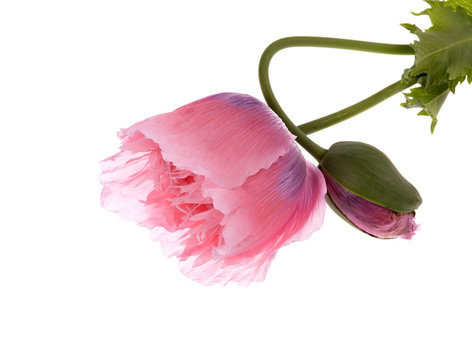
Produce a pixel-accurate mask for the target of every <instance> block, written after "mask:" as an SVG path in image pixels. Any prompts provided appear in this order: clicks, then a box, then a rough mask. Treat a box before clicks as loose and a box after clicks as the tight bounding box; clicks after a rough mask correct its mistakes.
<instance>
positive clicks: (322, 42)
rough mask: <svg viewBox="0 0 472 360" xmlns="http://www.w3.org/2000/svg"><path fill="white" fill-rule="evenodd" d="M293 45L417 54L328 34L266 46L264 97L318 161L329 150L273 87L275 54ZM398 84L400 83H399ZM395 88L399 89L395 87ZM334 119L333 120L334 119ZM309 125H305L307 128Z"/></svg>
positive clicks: (261, 72)
mask: <svg viewBox="0 0 472 360" xmlns="http://www.w3.org/2000/svg"><path fill="white" fill-rule="evenodd" d="M290 47H324V48H335V49H345V50H356V51H367V52H374V53H381V54H392V55H413V54H414V49H413V48H412V47H411V46H410V45H396V44H383V43H375V42H370V41H359V40H349V39H336V38H327V37H310V36H293V37H287V38H282V39H279V40H277V41H274V42H273V43H272V44H270V45H269V46H268V47H267V48H266V49H265V51H264V53H263V54H262V56H261V59H260V62H259V82H260V85H261V90H262V94H263V95H264V98H265V100H266V102H267V104H268V105H269V107H270V108H271V109H272V110H273V111H274V112H275V113H276V114H277V115H279V117H280V118H281V119H282V121H283V122H284V123H285V125H286V126H287V128H288V129H289V131H290V132H291V133H292V134H294V135H295V136H297V142H298V143H299V144H300V145H301V146H303V148H305V149H306V150H307V151H308V152H310V153H311V154H312V155H313V156H314V157H315V159H317V160H318V161H320V160H321V159H322V158H323V156H324V154H325V153H326V149H323V148H322V147H320V146H319V145H317V144H315V143H314V142H313V141H311V140H310V139H309V138H308V137H307V136H306V134H305V133H304V132H303V131H302V130H301V129H300V128H299V127H297V126H296V125H295V124H294V123H293V122H292V121H291V120H290V119H289V117H288V116H287V115H286V114H285V112H284V111H283V110H282V107H281V106H280V104H279V103H278V101H277V99H276V98H275V95H274V92H273V91H272V87H271V85H270V80H269V64H270V61H271V59H272V57H273V56H274V55H275V54H276V53H277V52H278V51H280V50H282V49H286V48H290ZM394 85H395V84H394ZM411 85H412V84H411ZM411 85H410V86H411ZM392 86H393V85H392ZM398 86H400V85H399V84H398ZM408 87H409V86H408ZM395 89H397V88H396V87H395ZM402 90H404V89H402ZM402 90H398V91H397V92H399V91H402ZM384 95H385V94H384ZM373 105H375V104H373ZM373 105H371V106H373ZM356 109H357V111H358V112H357V113H359V112H361V111H359V110H360V109H359V108H356ZM356 109H355V110H356ZM366 109H367V108H366ZM350 114H351V115H350V116H353V115H355V113H353V112H351V113H350ZM333 115H334V114H333ZM345 116H346V115H344V118H343V119H342V120H345V119H347V117H345ZM334 118H335V119H339V118H338V117H334ZM342 120H339V121H342ZM315 121H318V120H315ZM315 121H313V122H311V123H308V124H312V125H310V126H313V123H314V122H315ZM330 121H332V118H331V120H330ZM336 121H338V120H336ZM339 121H338V122H339ZM324 124H325V126H324V127H327V126H330V125H326V124H327V123H326V120H325V122H324ZM303 126H305V125H302V127H303ZM307 126H308V125H307ZM307 126H305V128H306V127H307ZM318 126H319V125H318V124H317V125H315V128H317V127H318ZM318 130H320V129H318ZM315 131H316V130H315ZM312 132H313V131H312Z"/></svg>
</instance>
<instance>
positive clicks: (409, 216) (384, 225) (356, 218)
mask: <svg viewBox="0 0 472 360" xmlns="http://www.w3.org/2000/svg"><path fill="white" fill-rule="evenodd" d="M323 174H324V176H325V180H326V186H327V191H328V195H329V197H330V198H331V200H332V202H333V203H334V205H336V207H337V208H338V210H339V211H340V212H341V213H342V214H343V215H344V216H345V217H346V218H347V219H348V220H349V221H350V222H351V223H352V224H353V225H355V226H356V227H358V228H359V229H361V230H362V231H364V232H366V233H368V234H370V235H372V236H375V237H378V238H382V239H393V238H397V237H401V238H404V239H411V238H412V237H413V235H415V231H416V230H418V228H419V226H418V225H417V224H416V223H415V213H414V212H410V213H398V212H395V211H392V210H390V209H387V208H385V207H382V206H380V205H377V204H374V203H373V202H370V201H368V200H366V199H364V198H362V197H360V196H357V195H356V194H354V193H352V192H350V191H349V190H347V189H345V188H344V187H342V186H341V185H340V184H339V183H337V182H336V181H335V180H334V179H333V178H332V177H331V176H329V175H328V174H327V173H326V172H325V171H323Z"/></svg>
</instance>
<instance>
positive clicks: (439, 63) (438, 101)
mask: <svg viewBox="0 0 472 360" xmlns="http://www.w3.org/2000/svg"><path fill="white" fill-rule="evenodd" d="M426 2H427V3H428V4H429V5H430V6H431V8H429V9H426V10H424V11H423V12H421V13H419V14H417V15H428V16H429V18H430V20H431V23H432V26H431V27H430V28H429V29H427V30H426V31H422V30H421V29H419V28H418V27H417V26H416V25H411V24H402V25H403V26H404V27H405V28H406V29H408V30H409V31H410V32H412V33H413V34H415V35H417V36H418V41H415V42H414V43H413V44H412V47H413V48H414V50H415V63H414V65H413V66H412V67H411V68H410V69H407V70H406V71H405V73H404V75H403V76H404V78H405V79H412V78H415V77H416V78H419V79H420V81H419V82H418V83H419V84H420V85H421V87H419V88H414V89H412V90H411V92H410V93H408V94H405V96H406V102H405V103H404V104H403V106H405V107H407V108H410V107H420V108H423V109H424V111H422V112H420V113H421V114H424V113H427V114H428V115H429V116H431V118H432V120H433V122H432V125H431V129H432V131H433V130H434V127H435V126H436V123H437V115H438V113H439V110H440V109H441V106H442V105H443V103H444V101H445V99H446V97H447V95H448V94H449V92H454V90H455V88H456V86H457V85H458V84H460V83H462V82H463V81H465V80H467V81H468V82H469V83H470V82H471V81H472V0H448V1H437V0H436V1H435V0H430V1H426Z"/></svg>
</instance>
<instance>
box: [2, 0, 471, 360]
mask: <svg viewBox="0 0 472 360" xmlns="http://www.w3.org/2000/svg"><path fill="white" fill-rule="evenodd" d="M426 6H427V4H426V3H424V2H422V1H419V0H397V1H384V0H382V1H379V0H362V1H350V0H339V1H317V0H311V1H302V0H291V1H290V2H289V1H273V0H272V1H269V0H264V1H245V0H240V1H232V2H229V1H201V0H200V1H173V2H172V1H128V2H124V1H109V2H107V1H76V2H73V1H4V2H2V5H1V6H0V52H1V54H2V55H1V57H0V65H1V66H0V103H1V105H0V119H1V140H0V156H1V163H0V166H1V169H2V170H1V173H2V175H1V177H0V182H1V186H0V211H1V216H0V292H1V294H0V358H2V359H5V360H12V359H114V360H116V359H143V360H145V359H166V360H171V359H205V360H206V359H321V360H331V359H357V358H359V359H364V360H367V359H402V360H407V359H415V360H418V359H428V360H431V359H455V360H461V359H471V358H472V342H471V340H472V305H471V304H472V294H471V277H472V261H471V256H472V242H471V240H472V239H471V231H470V226H471V221H470V203H471V201H472V196H471V192H470V175H469V169H470V167H471V164H470V161H469V160H470V157H469V156H470V133H471V130H472V125H471V123H470V120H471V119H470V110H469V109H470V99H471V95H472V87H471V86H467V85H463V86H460V87H459V88H458V89H457V94H456V95H454V96H450V98H449V99H448V100H447V102H446V104H445V105H444V107H443V110H442V111H441V113H440V120H439V124H438V126H437V128H436V133H435V134H434V135H431V134H430V133H429V125H430V122H429V120H428V119H427V118H425V117H417V116H416V112H417V111H415V110H406V109H403V108H402V107H400V106H399V104H400V103H401V102H402V101H403V96H402V95H401V94H399V95H396V96H394V97H393V98H391V99H389V100H388V101H386V102H384V103H382V104H381V105H379V106H377V107H376V108H375V109H373V110H370V111H368V112H366V113H364V114H361V115H360V116H358V117H356V118H354V119H352V120H349V121H347V122H345V123H343V124H341V125H338V126H336V127H335V128H331V129H328V130H326V131H323V132H322V133H319V134H316V135H314V136H313V139H316V140H317V141H318V142H319V143H320V144H321V145H323V146H325V147H329V146H330V144H331V143H333V142H336V141H340V140H358V141H365V142H370V143H372V144H373V145H375V146H377V147H379V148H380V149H381V150H383V151H384V152H386V153H387V154H388V155H389V156H390V158H391V159H392V160H393V162H394V163H395V164H396V165H397V167H398V168H399V169H400V171H401V172H402V173H403V174H404V175H405V176H406V177H407V178H408V179H409V180H410V181H411V182H412V183H414V184H415V185H416V187H417V188H418V189H419V190H420V192H421V194H422V197H423V200H424V202H423V205H422V206H421V207H420V208H419V210H418V212H417V220H418V222H419V223H420V224H421V231H419V233H418V234H417V235H416V236H415V237H414V239H413V240H412V241H407V240H391V241H382V240H377V239H374V238H371V237H369V236H366V235H364V234H363V233H361V232H358V231H355V230H354V229H352V228H351V227H350V226H348V225H347V224H345V223H344V222H343V221H342V220H341V219H339V218H338V217H337V216H336V215H335V214H334V213H332V212H331V210H328V211H327V213H326V218H325V224H324V227H323V228H322V229H321V230H320V231H318V232H316V233H315V234H314V235H313V236H312V238H311V239H310V240H308V241H304V242H300V243H296V244H292V245H290V246H288V247H286V248H283V249H281V251H279V253H278V255H277V257H276V259H275V261H274V262H273V264H272V267H271V269H270V270H269V273H268V276H267V279H266V281H265V282H263V283H257V284H253V285H251V286H249V287H241V286H239V285H235V284H230V285H229V286H226V287H225V288H222V287H220V286H213V287H204V286H201V285H199V284H198V283H195V282H192V281H190V280H188V279H187V278H185V277H184V276H182V275H181V274H180V273H179V271H178V269H177V263H176V261H175V259H166V258H165V257H164V255H163V254H162V253H161V250H160V246H159V244H158V243H154V242H152V241H151V240H149V238H148V232H147V230H145V229H142V228H139V227H138V226H137V225H135V224H134V223H128V222H123V221H121V220H119V218H118V217H117V216H116V215H114V214H111V213H108V212H106V211H105V210H103V209H102V208H101V207H100V206H99V196H100V191H101V187H100V184H99V183H98V181H97V175H98V173H99V168H98V165H97V162H98V161H99V160H101V159H103V158H106V157H108V156H109V155H111V154H113V153H115V152H116V151H117V149H118V146H119V143H118V140H117V138H116V137H115V133H116V131H117V130H118V129H119V128H121V127H127V126H129V125H131V124H132V123H134V122H136V121H139V120H142V119H144V118H146V117H148V116H151V115H154V114H158V113H161V112H167V111H171V110H173V109H175V108H176V107H178V106H180V105H184V104H186V103H188V102H190V101H192V100H196V99H198V98H201V97H204V96H206V95H210V94H213V93H217V92H223V91H233V92H242V93H249V94H251V95H253V96H256V97H258V98H260V99H262V95H261V93H260V90H259V85H258V79H257V66H258V60H259V57H260V55H261V53H262V51H263V50H264V48H265V47H266V46H267V45H268V44H269V43H270V42H272V41H274V40H276V39H277V38H280V37H284V36H291V35H312V36H331V37H344V38H353V39H360V40H370V41H380V42H392V43H409V42H412V41H413V40H414V39H415V37H414V36H413V35H411V34H410V33H408V31H407V30H405V29H403V28H402V27H401V26H400V25H399V24H400V23H403V22H416V23H417V24H419V25H421V26H423V27H424V26H426V25H428V22H427V20H426V19H423V18H415V17H414V16H413V15H411V13H410V11H420V10H422V9H424V8H425V7H426ZM412 61H413V58H412V57H410V56H389V55H374V54H360V53H354V52H348V51H339V50H322V49H293V50H286V51H283V52H281V53H280V54H278V55H277V56H276V57H275V58H274V61H273V66H272V68H271V76H272V79H273V86H274V91H275V93H276V95H277V96H278V98H279V100H280V102H281V104H282V106H284V108H285V109H286V111H287V113H288V114H289V115H290V116H291V117H292V119H294V121H295V122H297V123H299V124H300V123H303V122H306V121H309V120H312V119H314V118H316V117H320V116H322V115H326V114H328V113H330V112H333V111H335V110H338V109H340V108H342V107H344V106H347V105H350V104H351V103H353V102H355V101H358V100H361V99H362V98H364V97H366V96H368V95H370V94H372V93H374V92H375V91H378V90H380V89H381V88H383V87H384V86H387V85H389V84H390V83H393V82H395V81H397V80H398V79H399V78H400V76H401V74H402V72H403V69H405V68H407V67H409V66H411V64H412Z"/></svg>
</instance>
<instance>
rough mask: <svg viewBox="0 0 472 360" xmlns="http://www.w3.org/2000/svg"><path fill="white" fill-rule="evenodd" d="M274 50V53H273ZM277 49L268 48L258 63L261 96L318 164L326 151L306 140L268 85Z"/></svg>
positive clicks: (306, 137)
mask: <svg viewBox="0 0 472 360" xmlns="http://www.w3.org/2000/svg"><path fill="white" fill-rule="evenodd" d="M274 50H275V51H274ZM278 50H279V49H277V48H273V47H272V48H271V46H270V45H269V47H268V48H267V49H266V50H265V51H264V53H263V54H262V57H261V60H260V62H259V82H260V85H261V89H262V94H263V95H264V98H265V100H266V102H267V105H269V107H270V108H271V109H272V110H273V111H274V112H275V113H276V114H277V115H278V116H279V117H280V118H281V119H282V121H283V122H284V124H285V126H287V128H288V130H289V131H290V132H291V133H292V134H293V135H295V136H296V137H297V138H296V141H297V142H298V143H299V144H300V145H301V146H302V147H303V148H304V149H305V150H306V151H308V152H309V153H310V154H311V155H312V156H313V157H314V158H315V159H316V160H317V161H318V162H321V160H322V159H323V157H324V156H325V154H326V152H327V150H326V149H324V148H322V147H321V146H319V145H318V144H316V143H315V142H314V141H312V140H311V139H309V138H308V136H306V135H305V134H304V133H303V131H301V130H300V129H299V128H298V127H297V126H296V125H295V124H294V123H293V122H292V121H291V120H290V119H289V117H288V116H287V115H286V114H285V112H284V111H283V110H282V107H281V106H280V104H279V103H278V101H277V99H276V98H275V95H274V92H273V91H272V87H271V85H270V80H269V64H270V60H271V59H272V57H273V56H274V55H275V53H276V52H277V51H278Z"/></svg>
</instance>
